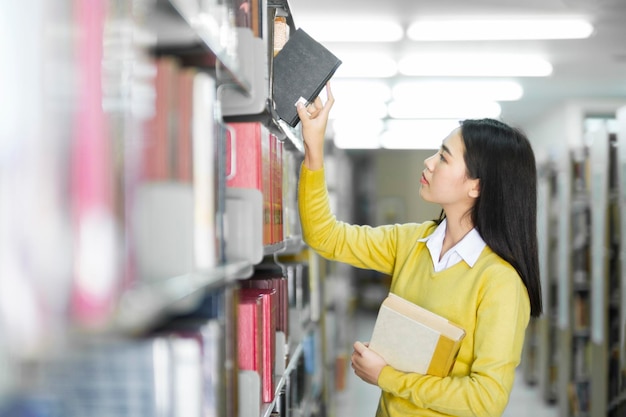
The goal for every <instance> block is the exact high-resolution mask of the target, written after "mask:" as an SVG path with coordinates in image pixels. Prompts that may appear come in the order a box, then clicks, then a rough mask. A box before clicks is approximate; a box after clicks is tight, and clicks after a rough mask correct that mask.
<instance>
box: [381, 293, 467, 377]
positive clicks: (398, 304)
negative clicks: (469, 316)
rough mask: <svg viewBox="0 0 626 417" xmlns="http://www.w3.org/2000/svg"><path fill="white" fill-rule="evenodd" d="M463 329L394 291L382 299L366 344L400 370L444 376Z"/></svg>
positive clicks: (457, 350) (455, 351) (463, 331)
mask: <svg viewBox="0 0 626 417" xmlns="http://www.w3.org/2000/svg"><path fill="white" fill-rule="evenodd" d="M464 337H465V330H463V329H462V328H461V327H459V326H458V325H456V324H454V323H451V322H450V321H449V320H447V319H446V318H444V317H441V316H439V315H437V314H435V313H433V312H431V311H428V310H426V309H425V308H422V307H420V306H418V305H416V304H413V303H412V302H410V301H407V300H405V299H404V298H402V297H399V296H397V295H395V294H393V293H389V295H388V296H387V298H385V300H384V301H383V303H382V305H381V306H380V310H379V312H378V317H377V318H376V323H375V325H374V331H373V333H372V338H371V340H370V343H369V348H370V349H372V350H373V351H374V352H376V353H378V354H379V355H381V356H382V357H383V358H384V359H385V360H386V361H387V363H388V364H389V365H391V366H392V367H394V368H395V369H397V370H399V371H403V372H416V373H420V374H424V375H425V374H428V375H435V376H442V377H443V376H447V375H448V374H449V373H450V371H451V370H452V367H453V365H454V362H455V360H456V357H457V355H458V353H459V349H460V348H461V342H462V341H463V338H464Z"/></svg>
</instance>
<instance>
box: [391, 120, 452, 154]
mask: <svg viewBox="0 0 626 417" xmlns="http://www.w3.org/2000/svg"><path fill="white" fill-rule="evenodd" d="M457 127H459V120H458V119H437V120H389V121H388V122H387V130H385V132H383V133H382V135H381V136H380V144H381V146H382V147H383V148H387V149H439V148H440V147H441V143H442V142H443V140H444V139H445V138H446V137H447V136H448V135H449V134H450V132H452V131H453V130H454V129H456V128H457Z"/></svg>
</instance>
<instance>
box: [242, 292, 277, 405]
mask: <svg viewBox="0 0 626 417" xmlns="http://www.w3.org/2000/svg"><path fill="white" fill-rule="evenodd" d="M241 294H242V297H244V298H247V297H250V296H255V295H257V296H260V297H261V300H262V301H261V302H262V309H263V315H262V319H261V320H262V327H263V333H262V340H261V343H262V346H263V350H262V360H263V365H262V370H261V398H262V400H263V402H265V403H268V402H272V401H273V400H274V370H275V363H276V361H275V359H276V308H277V298H276V290H275V289H273V288H272V289H260V288H242V289H241Z"/></svg>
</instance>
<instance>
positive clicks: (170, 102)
mask: <svg viewBox="0 0 626 417" xmlns="http://www.w3.org/2000/svg"><path fill="white" fill-rule="evenodd" d="M156 67H157V74H156V78H155V86H156V106H155V114H154V117H153V118H152V119H151V120H150V121H149V122H148V126H147V129H146V137H145V143H144V147H143V149H144V153H143V177H144V179H146V180H149V181H164V180H168V179H170V178H172V177H173V175H172V169H171V165H172V161H171V157H172V146H173V145H172V137H173V135H174V126H175V117H174V114H175V113H174V112H175V110H174V107H175V105H176V104H177V102H176V93H177V81H178V80H177V72H178V62H177V61H176V60H175V59H174V58H168V57H162V58H159V59H158V60H157V61H156Z"/></svg>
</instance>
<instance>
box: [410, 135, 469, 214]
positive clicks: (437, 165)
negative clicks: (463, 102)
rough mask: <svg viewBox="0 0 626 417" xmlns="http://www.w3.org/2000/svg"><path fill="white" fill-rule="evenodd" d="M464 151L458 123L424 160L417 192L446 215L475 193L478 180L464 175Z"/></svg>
mask: <svg viewBox="0 0 626 417" xmlns="http://www.w3.org/2000/svg"><path fill="white" fill-rule="evenodd" d="M464 153H465V146H464V144H463V139H462V138H461V128H460V127H459V128H457V129H455V130H453V131H452V132H451V133H450V134H449V135H448V137H446V138H445V139H444V141H443V143H442V145H441V149H439V151H438V152H437V153H436V154H434V155H433V156H431V157H429V158H427V159H426V160H425V161H424V167H425V169H424V171H423V172H422V177H421V179H420V184H421V187H420V195H421V196H422V198H423V199H424V200H426V201H428V202H431V203H436V204H440V205H441V206H442V207H443V209H444V210H445V211H446V214H447V215H449V214H450V213H448V210H449V209H451V208H453V207H456V206H458V207H459V208H460V209H461V210H463V212H465V211H467V209H469V208H470V207H472V205H473V204H474V200H475V198H476V197H478V180H477V179H474V180H472V179H469V178H468V177H467V168H466V166H465V159H464Z"/></svg>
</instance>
